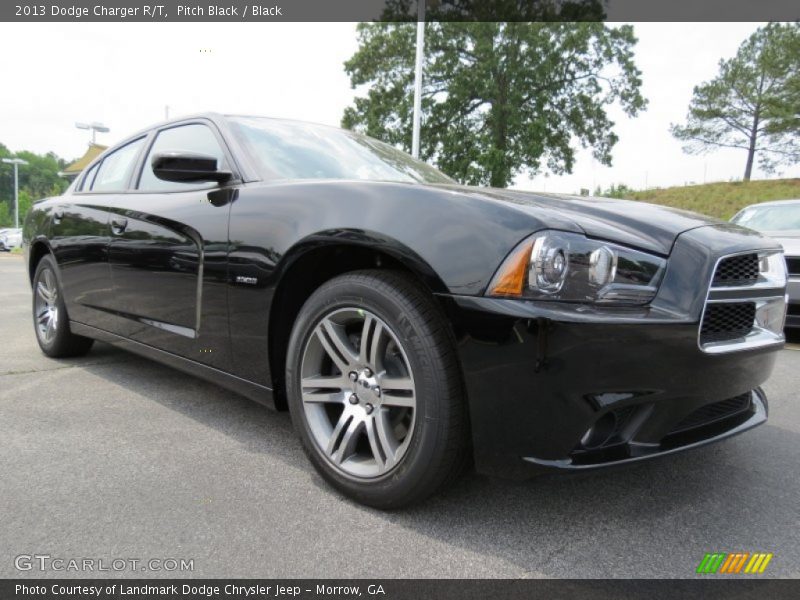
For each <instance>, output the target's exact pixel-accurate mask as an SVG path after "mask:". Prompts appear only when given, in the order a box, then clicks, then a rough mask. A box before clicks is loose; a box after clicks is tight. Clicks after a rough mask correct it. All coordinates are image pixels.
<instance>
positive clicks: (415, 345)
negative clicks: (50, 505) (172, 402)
mask: <svg viewBox="0 0 800 600" xmlns="http://www.w3.org/2000/svg"><path fill="white" fill-rule="evenodd" d="M24 246H25V250H26V256H27V261H28V266H29V272H30V279H31V282H32V285H33V290H34V293H33V319H34V326H35V331H36V337H37V340H38V342H39V345H40V346H41V348H42V350H43V351H44V352H45V354H47V355H49V356H52V357H65V356H76V355H80V354H83V353H85V352H87V351H88V350H89V348H90V347H91V345H92V343H93V340H102V341H104V342H109V343H111V344H115V345H117V346H119V347H121V348H124V349H127V350H130V351H132V352H136V353H138V354H142V355H144V356H146V357H150V358H152V359H154V360H157V361H159V362H162V363H165V364H168V365H171V366H173V367H176V368H178V369H182V370H184V371H188V372H190V373H194V374H196V375H199V376H201V377H204V378H206V379H209V380H211V381H214V382H216V383H218V384H220V385H223V386H226V387H228V388H229V389H231V390H234V391H236V392H239V393H241V394H244V395H246V396H248V397H250V398H252V399H254V400H257V401H259V402H262V403H264V404H267V405H269V406H271V407H274V408H277V409H279V410H286V409H288V410H289V411H290V413H291V417H292V420H293V422H294V424H295V427H296V429H297V432H298V434H299V436H300V439H301V440H302V443H303V446H304V448H305V450H306V452H307V454H308V456H309V458H310V460H311V462H312V463H313V464H314V466H315V467H316V468H317V469H318V470H319V472H320V473H321V474H322V476H323V477H324V478H325V479H326V480H327V481H329V482H330V483H331V484H332V485H333V486H335V487H336V488H337V489H339V490H340V491H342V492H344V493H345V494H347V495H348V496H350V497H352V498H355V499H356V500H358V501H359V502H363V503H365V504H369V505H372V506H377V507H383V508H390V507H399V506H403V505H407V504H410V503H412V502H415V501H419V500H421V499H423V498H424V497H426V496H428V495H429V494H431V493H432V492H434V491H435V490H437V489H439V488H440V487H441V486H442V485H443V484H445V483H446V482H448V481H450V480H452V479H453V478H454V477H456V476H457V475H458V474H459V473H460V472H461V470H462V469H463V467H465V466H467V465H469V464H470V463H473V464H474V465H475V467H476V468H477V470H478V471H479V472H483V473H490V474H501V475H505V476H509V477H526V476H528V475H531V474H534V473H537V472H542V471H548V470H564V471H576V470H583V469H591V468H595V467H600V466H605V465H618V464H624V463H631V462H635V461H639V460H643V459H646V458H650V457H655V456H660V455H665V454H669V453H672V452H675V451H678V450H683V449H687V448H692V447H696V446H699V445H702V444H705V443H708V442H712V441H716V440H720V439H722V438H726V437H728V436H731V435H734V434H736V433H739V432H742V431H745V430H747V429H750V428H752V427H754V426H756V425H759V424H761V423H763V422H764V421H765V420H766V415H767V401H766V398H765V396H764V394H763V392H762V391H761V389H760V388H759V386H760V385H761V384H762V383H763V382H764V381H765V380H766V379H767V378H768V377H769V375H770V372H771V370H772V368H773V364H774V361H775V358H776V352H777V350H779V349H780V348H781V347H782V344H783V341H784V338H783V333H782V332H783V323H784V318H785V310H786V307H785V292H786V270H785V265H784V259H783V256H782V253H781V248H780V246H779V245H778V244H777V243H776V242H774V241H772V240H770V239H768V238H766V237H763V236H761V235H760V234H758V233H756V232H754V231H751V230H748V229H744V228H742V227H739V226H736V225H732V224H729V223H724V222H721V221H717V220H713V219H709V218H706V217H702V216H699V215H696V214H692V213H688V212H682V211H678V210H671V209H668V208H663V207H657V206H652V205H648V204H644V203H638V202H625V201H617V200H609V199H601V198H584V197H570V196H562V195H554V194H533V193H524V192H515V191H509V190H499V189H480V188H474V187H465V186H460V185H457V184H456V183H455V182H454V181H452V180H451V179H449V178H448V177H446V176H445V175H443V174H442V173H440V172H438V171H436V170H435V169H433V168H432V167H430V166H428V165H427V164H425V163H422V162H419V161H416V160H414V159H412V158H410V157H409V156H408V155H406V154H404V153H402V152H400V151H398V150H396V149H395V148H393V147H391V146H388V145H386V144H383V143H381V142H378V141H375V140H373V139H370V138H367V137H363V136H360V135H356V134H354V133H351V132H348V131H342V130H339V129H335V128H331V127H325V126H319V125H311V124H307V123H301V122H294V121H284V120H275V119H266V118H255V117H240V116H220V115H203V116H198V117H194V118H187V119H181V120H178V121H172V122H167V123H163V124H160V125H158V126H155V127H152V128H150V129H148V130H146V131H143V132H141V133H138V134H136V135H134V136H132V137H130V138H129V139H127V140H125V141H124V142H122V143H121V144H119V145H117V146H115V147H113V148H111V149H109V150H108V151H106V152H105V153H104V154H103V155H102V156H100V157H99V158H98V159H97V160H96V161H95V162H94V163H93V164H91V165H90V166H89V167H88V168H87V169H86V170H85V171H84V172H83V173H82V174H81V176H79V177H78V178H77V179H76V181H75V182H74V183H73V184H72V185H71V186H70V188H69V189H68V190H67V192H66V193H65V194H64V195H63V196H59V197H55V198H49V199H46V200H44V201H41V202H39V203H37V204H36V205H35V207H34V209H33V210H32V211H31V212H30V214H29V215H28V218H27V219H26V222H25V228H24Z"/></svg>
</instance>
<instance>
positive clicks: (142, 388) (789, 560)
mask: <svg viewBox="0 0 800 600" xmlns="http://www.w3.org/2000/svg"><path fill="white" fill-rule="evenodd" d="M29 305H30V288H29V286H28V283H27V280H26V278H25V274H24V268H23V261H22V259H21V257H18V256H8V255H4V256H2V257H0V540H2V544H1V545H0V577H20V576H25V575H31V576H36V577H41V576H62V577H63V576H81V574H80V573H69V572H67V573H63V572H58V573H52V572H51V573H47V574H42V573H39V572H36V571H32V572H29V573H23V572H20V571H17V570H16V569H15V566H14V558H15V557H16V556H18V555H21V554H48V555H50V556H53V557H63V558H83V557H90V558H93V557H96V558H106V559H109V560H110V559H113V558H138V559H149V558H184V559H193V561H194V571H193V572H191V573H183V574H181V573H153V572H150V573H147V574H146V575H147V576H159V575H166V576H182V575H190V576H193V577H205V578H210V577H267V578H272V577H281V578H284V577H365V578H377V577H515V578H516V577H691V576H693V575H694V571H695V568H696V566H697V564H698V563H699V561H700V560H701V559H702V557H703V555H704V554H705V553H706V552H733V551H745V552H757V551H759V552H772V553H774V558H773V559H772V562H771V563H770V565H769V568H768V569H767V572H766V573H765V574H764V575H762V577H798V576H800V500H798V499H799V498H800V475H799V474H798V467H800V403H798V397H797V396H798V388H800V386H798V382H800V349H798V347H794V348H789V349H787V350H784V351H783V352H782V353H781V355H780V357H779V360H778V365H777V368H776V370H775V373H774V374H773V376H772V379H771V380H770V381H769V382H768V384H767V385H766V391H767V393H768V395H769V398H770V410H771V414H770V421H769V423H768V424H766V425H764V426H762V427H760V428H758V429H756V430H754V431H751V432H749V433H747V434H745V435H742V436H739V437H736V438H733V439H731V440H728V441H726V442H723V443H721V444H717V445H714V446H710V447H707V448H704V449H700V450H696V451H692V452H689V453H684V454H681V455H677V456H673V457H667V458H664V459H661V460H657V461H652V462H650V463H649V464H643V465H639V466H635V467H632V468H626V469H622V470H615V471H613V472H596V473H593V474H590V475H581V476H556V477H547V478H541V479H538V480H532V481H528V482H524V483H512V482H507V481H503V480H494V479H491V478H487V477H479V476H476V475H469V476H467V477H465V478H464V479H463V480H462V481H461V482H460V483H458V484H457V485H456V486H455V488H453V489H451V490H449V491H448V492H446V493H445V494H444V495H440V496H438V497H435V498H433V499H432V500H431V501H429V502H428V503H426V504H424V505H422V506H419V507H416V508H414V509H412V510H408V511H405V512H395V513H381V512H379V511H375V510H372V509H367V508H363V507H361V506H358V505H356V504H354V503H351V502H349V501H347V500H344V499H343V498H341V497H340V496H338V495H337V494H336V493H334V492H333V491H331V490H330V489H329V488H328V487H326V485H325V484H324V483H323V482H322V481H321V479H320V478H319V477H318V476H317V475H316V473H315V472H314V471H313V469H312V468H311V466H310V464H309V463H308V462H307V461H306V459H305V457H304V455H303V453H302V451H301V448H300V444H299V442H298V441H297V440H296V438H295V436H294V434H293V431H292V427H291V423H290V421H289V417H288V415H287V414H279V413H272V412H270V411H268V410H266V409H264V408H262V407H261V406H259V405H257V404H255V403H252V402H250V401H248V400H246V399H244V398H241V397H238V396H236V395H235V394H233V393H230V392H228V391H225V390H223V389H221V388H218V387H216V386H214V385H210V384H207V383H204V382H202V381H200V380H198V379H194V378H192V377H190V376H187V375H183V374H181V373H179V372H177V371H173V370H171V369H169V368H167V367H163V366H160V365H158V364H156V363H153V362H150V361H148V360H145V359H142V358H138V357H136V356H133V355H129V354H126V353H124V352H122V351H119V350H116V349H114V348H111V347H110V346H107V345H104V344H96V345H95V347H94V349H93V350H92V352H91V353H90V354H89V355H88V356H86V357H84V358H81V359H71V360H58V361H57V360H51V359H48V358H45V357H44V355H42V354H41V353H40V351H39V348H38V346H37V345H36V341H35V339H34V333H33V328H32V325H31V322H30V316H29V310H30V308H29ZM88 575H91V574H88ZM120 575H121V576H127V577H131V576H137V575H138V576H141V575H142V574H139V573H130V572H127V573H124V572H123V573H120ZM83 576H87V574H83ZM706 577H708V576H706Z"/></svg>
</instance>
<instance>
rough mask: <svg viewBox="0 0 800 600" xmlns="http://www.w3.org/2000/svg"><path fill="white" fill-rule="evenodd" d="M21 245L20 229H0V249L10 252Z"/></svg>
mask: <svg viewBox="0 0 800 600" xmlns="http://www.w3.org/2000/svg"><path fill="white" fill-rule="evenodd" d="M21 245H22V229H14V228H11V229H0V251H3V252H10V251H11V250H12V249H13V248H19V247H20V246H21Z"/></svg>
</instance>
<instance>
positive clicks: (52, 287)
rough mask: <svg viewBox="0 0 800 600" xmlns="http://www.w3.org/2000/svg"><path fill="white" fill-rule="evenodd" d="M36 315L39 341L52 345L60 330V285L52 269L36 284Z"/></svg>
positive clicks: (46, 270)
mask: <svg viewBox="0 0 800 600" xmlns="http://www.w3.org/2000/svg"><path fill="white" fill-rule="evenodd" d="M34 313H35V317H36V333H37V335H38V336H39V339H40V340H41V341H42V343H43V344H50V343H51V342H52V341H53V338H54V337H55V335H56V331H57V328H58V284H57V283H56V276H55V273H53V271H52V269H44V270H43V271H42V272H41V276H40V277H39V280H38V282H37V283H36V301H35V306H34Z"/></svg>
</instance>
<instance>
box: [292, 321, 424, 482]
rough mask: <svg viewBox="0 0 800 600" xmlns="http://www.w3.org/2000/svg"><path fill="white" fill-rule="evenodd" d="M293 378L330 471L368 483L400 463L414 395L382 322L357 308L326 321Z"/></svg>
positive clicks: (401, 353) (400, 352)
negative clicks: (297, 378)
mask: <svg viewBox="0 0 800 600" xmlns="http://www.w3.org/2000/svg"><path fill="white" fill-rule="evenodd" d="M300 376H301V388H302V399H303V410H304V415H305V419H306V422H307V424H308V427H309V430H310V432H311V437H312V438H313V440H314V442H315V443H316V445H317V449H318V450H319V452H320V453H321V454H322V455H323V456H324V457H325V459H326V460H327V461H328V462H329V463H330V464H331V465H332V466H333V467H334V468H336V469H337V470H339V471H341V472H342V473H344V474H346V475H348V476H350V477H355V478H359V479H370V478H375V477H381V476H383V475H385V474H387V473H388V472H390V471H391V470H393V469H394V468H395V467H396V466H397V465H398V464H399V463H400V461H401V460H402V458H403V456H405V454H406V451H407V450H408V446H409V443H410V441H411V438H412V435H413V433H414V421H415V417H416V406H417V398H416V389H415V386H414V376H413V373H412V371H411V367H410V363H409V361H408V357H407V355H406V352H405V350H404V349H403V347H402V345H401V344H400V342H399V341H398V338H397V336H396V335H395V334H394V332H393V331H392V330H391V328H390V327H389V326H388V325H387V324H386V323H385V322H384V321H383V320H381V319H380V318H379V317H378V316H376V315H375V314H373V313H371V312H369V311H366V310H363V309H359V308H345V309H338V310H335V311H333V312H331V313H329V314H327V315H325V316H324V317H323V318H322V319H321V320H320V321H319V322H318V324H317V325H316V327H315V328H314V329H313V331H312V333H311V335H310V336H309V338H308V340H307V341H306V345H305V348H304V350H303V356H302V364H301V374H300Z"/></svg>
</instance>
